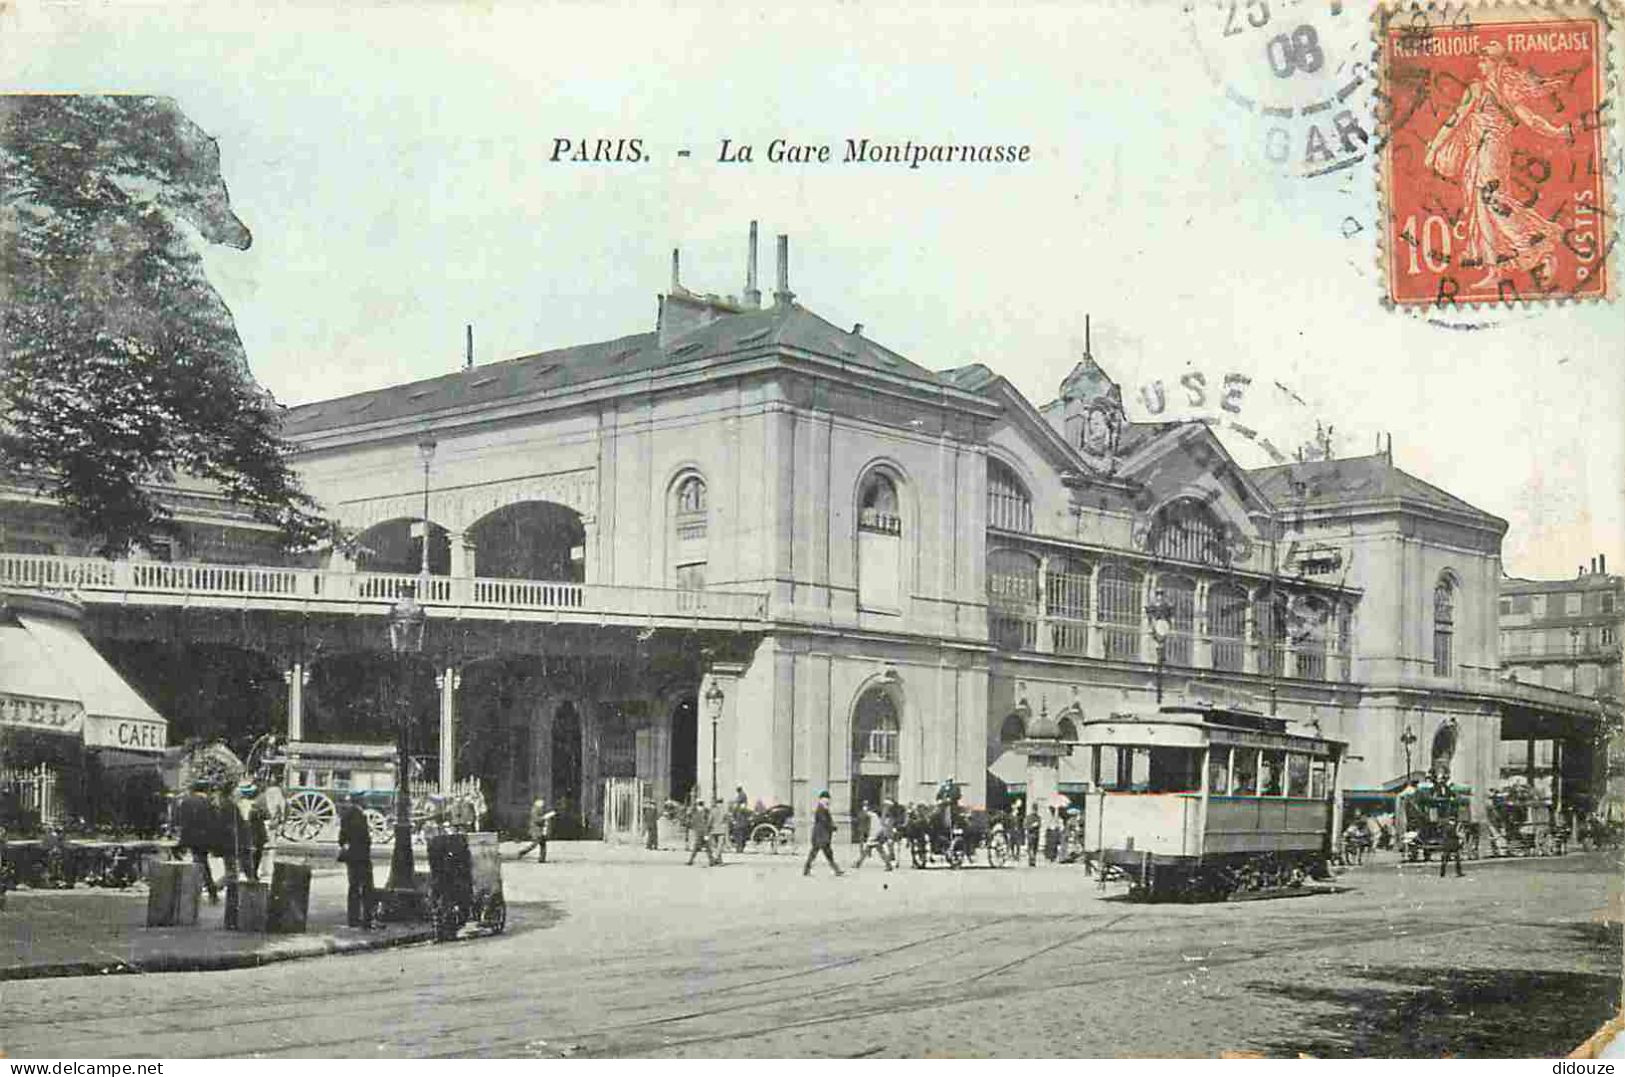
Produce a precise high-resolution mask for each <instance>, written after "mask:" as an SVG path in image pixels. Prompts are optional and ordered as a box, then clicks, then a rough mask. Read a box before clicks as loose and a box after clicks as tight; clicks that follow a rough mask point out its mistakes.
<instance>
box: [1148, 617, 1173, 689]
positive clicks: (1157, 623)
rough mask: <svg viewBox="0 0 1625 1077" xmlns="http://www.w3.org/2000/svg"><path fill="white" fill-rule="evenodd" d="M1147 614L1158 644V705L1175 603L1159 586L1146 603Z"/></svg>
mask: <svg viewBox="0 0 1625 1077" xmlns="http://www.w3.org/2000/svg"><path fill="white" fill-rule="evenodd" d="M1145 616H1146V619H1147V620H1148V621H1150V622H1151V638H1152V639H1153V640H1155V641H1156V644H1157V705H1158V706H1159V707H1160V706H1161V705H1162V665H1163V662H1164V661H1166V660H1167V658H1168V637H1169V635H1171V634H1172V633H1173V630H1174V622H1173V616H1174V604H1173V603H1172V602H1170V601H1168V597H1167V596H1166V595H1165V594H1163V592H1162V589H1161V588H1158V589H1157V593H1156V595H1155V596H1154V597H1153V598H1152V599H1151V601H1150V602H1147V603H1146V604H1145Z"/></svg>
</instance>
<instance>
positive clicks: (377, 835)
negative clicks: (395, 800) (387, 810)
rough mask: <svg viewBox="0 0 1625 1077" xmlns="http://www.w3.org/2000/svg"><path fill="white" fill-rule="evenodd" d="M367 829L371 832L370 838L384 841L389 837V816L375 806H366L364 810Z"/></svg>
mask: <svg viewBox="0 0 1625 1077" xmlns="http://www.w3.org/2000/svg"><path fill="white" fill-rule="evenodd" d="M366 816H367V829H368V830H369V831H371V832H372V840H373V841H377V842H384V841H388V840H389V839H390V836H391V834H390V828H389V817H388V816H387V815H385V814H384V813H383V812H381V811H379V810H378V809H377V808H368V809H367V811H366Z"/></svg>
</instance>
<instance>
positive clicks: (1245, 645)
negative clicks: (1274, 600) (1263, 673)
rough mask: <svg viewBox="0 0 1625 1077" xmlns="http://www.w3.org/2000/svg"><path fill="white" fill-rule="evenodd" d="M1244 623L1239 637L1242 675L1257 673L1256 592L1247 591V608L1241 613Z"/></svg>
mask: <svg viewBox="0 0 1625 1077" xmlns="http://www.w3.org/2000/svg"><path fill="white" fill-rule="evenodd" d="M1242 613H1243V619H1244V621H1245V623H1244V624H1243V625H1242V629H1241V635H1242V642H1241V671H1242V672H1243V673H1254V674H1256V673H1257V672H1258V668H1259V663H1258V592H1256V591H1254V590H1250V589H1249V590H1248V592H1247V608H1246V609H1245V610H1243V611H1242Z"/></svg>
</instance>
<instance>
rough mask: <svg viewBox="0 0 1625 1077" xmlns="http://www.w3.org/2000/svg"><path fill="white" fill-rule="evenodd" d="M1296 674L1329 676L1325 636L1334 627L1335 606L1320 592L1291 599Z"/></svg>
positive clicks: (1311, 677)
mask: <svg viewBox="0 0 1625 1077" xmlns="http://www.w3.org/2000/svg"><path fill="white" fill-rule="evenodd" d="M1292 618H1293V624H1294V626H1295V629H1294V631H1293V632H1292V652H1293V655H1294V656H1295V657H1294V659H1293V661H1294V662H1295V667H1294V674H1295V675H1296V676H1299V677H1304V678H1306V679H1308V680H1312V681H1323V680H1325V679H1326V638H1327V636H1328V634H1330V632H1331V631H1332V607H1331V604H1330V603H1328V602H1327V601H1326V600H1325V599H1323V598H1320V597H1319V596H1317V595H1302V596H1299V597H1298V598H1297V599H1295V600H1294V601H1293V603H1292Z"/></svg>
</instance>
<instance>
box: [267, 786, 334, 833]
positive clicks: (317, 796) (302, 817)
mask: <svg viewBox="0 0 1625 1077" xmlns="http://www.w3.org/2000/svg"><path fill="white" fill-rule="evenodd" d="M337 818H338V809H336V808H335V807H334V806H333V802H332V800H330V799H328V797H327V796H326V795H325V794H322V793H313V792H311V791H309V790H308V789H307V790H305V791H303V792H299V793H295V794H294V795H293V796H291V797H289V798H288V808H287V814H286V815H284V816H283V818H282V830H281V834H282V836H283V837H284V838H287V839H288V840H289V841H315V840H316V838H317V837H318V836H319V835H320V834H321V833H322V832H323V831H324V830H326V829H328V828H329V827H330V826H332V825H333V821H334V820H335V819H337Z"/></svg>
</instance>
